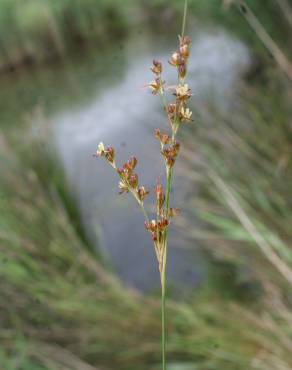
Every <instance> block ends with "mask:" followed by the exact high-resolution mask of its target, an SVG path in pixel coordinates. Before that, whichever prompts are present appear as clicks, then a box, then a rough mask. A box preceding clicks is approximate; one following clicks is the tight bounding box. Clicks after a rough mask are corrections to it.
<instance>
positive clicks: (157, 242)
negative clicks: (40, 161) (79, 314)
mask: <svg viewBox="0 0 292 370" xmlns="http://www.w3.org/2000/svg"><path fill="white" fill-rule="evenodd" d="M190 44H191V40H190V38H189V37H187V36H184V37H179V47H178V49H177V51H175V52H174V53H173V54H172V56H171V58H170V60H169V63H170V65H172V66H174V67H176V69H177V74H178V84H177V86H174V87H173V86H172V87H166V85H165V81H163V79H162V72H163V66H162V63H161V62H160V61H157V60H153V64H152V67H151V71H152V73H153V74H154V79H153V81H151V82H150V83H149V84H148V85H147V86H148V87H149V89H150V91H151V93H152V94H153V95H158V94H159V95H160V96H161V98H162V101H163V104H164V110H165V113H166V115H167V118H168V121H169V123H170V128H171V134H170V135H169V134H167V133H162V132H161V131H160V129H156V130H155V137H156V138H157V139H158V141H159V143H160V153H161V155H162V157H163V159H164V162H165V167H166V187H165V189H164V187H163V186H162V184H161V183H160V181H159V182H158V183H157V185H156V187H155V198H156V217H155V218H153V219H152V218H151V219H150V218H149V217H148V213H147V211H146V210H145V208H144V200H145V198H146V196H147V195H148V194H149V191H147V190H146V189H145V187H144V186H140V185H139V177H138V175H137V173H136V172H135V168H136V166H137V159H136V157H131V158H130V159H129V160H128V161H127V162H126V163H124V164H123V166H122V167H117V166H116V163H115V150H114V149H113V148H112V147H105V146H104V144H103V143H100V144H99V146H98V150H97V152H96V156H98V157H103V158H105V159H106V161H107V162H108V163H109V164H110V165H111V166H112V167H113V169H114V170H115V171H116V173H117V174H118V176H119V179H120V181H119V188H120V194H123V193H130V194H132V195H133V196H134V198H135V199H136V200H137V202H138V203H139V205H140V207H141V209H142V211H143V214H144V216H145V228H146V230H147V231H148V232H149V233H150V234H151V237H152V240H153V242H154V248H155V252H156V256H157V260H158V264H159V270H160V273H161V276H164V275H165V263H166V249H167V230H168V227H169V224H170V222H171V218H172V217H174V216H176V215H177V214H178V212H179V210H178V209H174V208H171V207H170V192H171V183H172V172H173V166H174V164H175V161H176V159H177V156H178V154H179V150H180V143H179V142H178V141H177V140H176V135H177V131H178V129H179V127H180V124H181V123H182V122H191V121H192V112H191V110H190V108H189V107H188V106H187V103H188V101H189V99H190V97H191V96H192V92H191V90H190V88H189V86H188V84H187V83H186V82H185V78H186V74H187V64H188V58H189V55H190ZM169 90H170V91H171V90H172V92H173V93H172V94H171V95H170V96H171V97H172V99H173V101H171V102H168V101H167V97H166V93H167V92H168V91H169ZM173 97H174V98H173Z"/></svg>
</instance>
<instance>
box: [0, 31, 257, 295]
mask: <svg viewBox="0 0 292 370" xmlns="http://www.w3.org/2000/svg"><path fill="white" fill-rule="evenodd" d="M170 36H172V35H167V36H166V37H163V36H160V37H154V36H153V35H152V34H151V33H148V32H145V33H141V32H140V33H138V34H137V35H135V36H133V37H129V38H128V39H127V40H125V41H123V42H120V43H117V44H115V45H111V46H110V47H109V49H108V50H101V51H99V50H97V51H95V52H93V53H90V54H89V53H86V54H85V52H84V55H79V56H78V57H76V58H74V60H67V61H65V62H64V63H62V64H61V65H53V66H50V67H46V68H43V69H38V70H34V71H30V72H29V73H28V72H26V73H21V74H18V75H14V76H6V77H5V78H2V89H4V90H5V91H6V94H5V96H4V97H3V99H2V103H1V104H2V105H3V106H2V109H1V117H0V118H1V121H2V122H4V124H5V125H6V128H7V129H8V130H10V129H11V130H12V129H13V127H14V126H15V123H14V122H17V123H18V124H20V123H21V122H24V123H25V122H27V121H28V120H33V121H34V128H35V129H36V128H38V127H40V125H41V124H42V123H43V122H48V123H49V127H50V129H52V130H53V137H54V140H55V143H54V145H55V147H56V150H57V152H58V155H59V157H60V160H61V161H62V163H63V165H64V168H65V172H66V175H67V177H68V180H69V184H70V186H71V190H72V192H73V194H74V197H75V199H76V202H77V204H78V206H79V209H80V213H81V217H82V221H83V225H84V228H85V231H86V233H87V236H88V238H89V239H90V240H91V241H92V242H93V243H94V245H96V246H97V248H100V249H101V251H102V254H103V255H104V256H105V258H106V259H107V260H108V261H109V263H110V265H111V266H112V268H113V269H114V271H116V272H117V274H118V275H119V276H120V277H121V279H122V280H123V281H124V282H125V283H126V284H128V285H130V286H132V287H135V288H138V289H141V290H144V291H150V290H155V289H156V288H157V287H158V284H159V277H158V271H157V263H156V260H155V256H154V250H153V247H152V241H151V238H150V236H149V234H148V233H146V232H145V230H144V221H143V217H142V215H141V214H140V211H139V209H138V207H137V206H136V204H135V202H134V201H133V200H132V199H131V197H130V196H129V195H118V179H117V177H116V175H115V174H114V173H113V171H112V169H111V168H109V167H108V166H107V164H106V163H104V162H103V161H101V160H99V159H96V158H93V156H92V154H93V153H95V151H96V148H97V145H98V143H99V142H100V141H103V142H104V143H105V144H108V145H112V146H114V147H115V148H116V151H117V153H118V154H117V155H118V162H119V163H120V164H122V163H123V162H124V161H126V160H127V159H128V157H129V156H131V155H135V156H136V157H137V158H138V166H137V171H138V174H139V176H140V182H141V184H143V185H145V186H146V187H147V188H148V189H150V190H151V189H153V186H154V185H155V183H156V182H157V179H158V178H162V179H163V176H164V168H163V163H162V159H161V158H160V155H159V146H158V143H157V141H156V140H155V139H154V137H153V131H154V129H155V128H156V127H159V128H161V129H163V127H164V128H165V129H167V126H166V125H167V124H166V120H165V118H164V116H163V112H162V108H161V105H160V101H159V98H158V97H154V96H152V95H151V94H150V93H149V92H148V91H147V89H145V88H144V87H143V86H144V85H145V84H146V83H148V82H149V81H150V80H151V79H152V75H151V72H150V70H149V67H150V65H151V62H152V59H153V58H156V59H159V60H161V61H162V62H163V63H164V65H165V67H166V68H165V69H166V71H165V74H164V78H165V79H167V81H168V82H170V83H171V84H172V83H174V82H175V71H174V69H173V68H172V67H171V66H169V65H168V63H167V60H168V58H169V54H170V52H171V51H174V50H175V49H176V44H177V40H176V37H175V38H173V37H170ZM192 36H193V37H192V38H193V45H192V57H191V63H190V66H189V84H190V87H191V88H192V90H193V93H194V96H193V99H192V106H193V108H194V110H196V111H197V112H199V110H200V109H201V108H200V107H203V106H204V105H206V104H207V103H208V102H210V101H212V102H215V104H216V105H218V106H219V107H221V108H222V109H228V106H229V105H230V104H231V103H232V101H231V98H232V96H233V92H234V89H237V88H238V81H239V78H240V76H241V74H242V73H243V72H244V71H245V70H246V69H247V68H248V66H249V64H250V56H249V52H248V50H247V48H246V47H245V46H244V45H243V44H242V43H240V42H239V41H238V40H235V39H234V38H232V37H231V36H230V35H228V34H226V33H225V32H224V31H222V30H218V29H206V30H205V31H202V30H200V32H195V31H194V32H192ZM16 101H17V102H18V104H17V105H16V104H15V102H16ZM194 124H196V123H194ZM189 132H190V134H192V131H191V130H190V131H189ZM179 165H180V163H179V160H178V162H177V166H179ZM173 197H174V203H173V206H175V207H177V206H178V207H179V208H182V209H183V207H184V204H183V203H184V202H185V197H184V181H183V179H182V178H178V179H177V180H176V181H175V183H174V188H173ZM149 210H150V211H152V210H151V208H150V209H149ZM170 239H171V243H170V250H169V263H168V274H169V279H170V285H172V286H173V287H176V288H179V289H181V287H183V286H189V287H195V286H196V285H197V284H198V283H199V282H200V281H201V280H202V279H203V278H204V275H205V270H206V264H205V261H204V258H203V256H202V255H201V253H200V251H199V249H197V248H196V246H195V245H193V244H192V243H190V242H188V241H187V238H185V237H184V235H182V234H181V232H180V230H179V229H176V228H175V227H173V228H172V232H171V237H170Z"/></svg>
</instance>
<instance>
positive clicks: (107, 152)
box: [96, 143, 115, 163]
mask: <svg viewBox="0 0 292 370" xmlns="http://www.w3.org/2000/svg"><path fill="white" fill-rule="evenodd" d="M96 156H97V157H104V158H105V159H106V160H107V161H109V162H110V163H113V162H114V160H115V151H114V148H112V147H111V146H110V147H107V148H105V146H104V144H103V143H99V145H98V148H97V151H96Z"/></svg>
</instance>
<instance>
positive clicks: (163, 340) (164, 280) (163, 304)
mask: <svg viewBox="0 0 292 370" xmlns="http://www.w3.org/2000/svg"><path fill="white" fill-rule="evenodd" d="M165 267H166V264H165V263H164V264H163V268H162V272H161V345H162V370H166V348H165V347H166V346H165V343H166V340H165V339H166V338H165V337H166V335H165V285H166V271H165Z"/></svg>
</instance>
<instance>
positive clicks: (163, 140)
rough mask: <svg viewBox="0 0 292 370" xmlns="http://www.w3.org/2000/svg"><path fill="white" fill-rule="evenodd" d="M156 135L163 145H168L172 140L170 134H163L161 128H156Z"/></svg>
mask: <svg viewBox="0 0 292 370" xmlns="http://www.w3.org/2000/svg"><path fill="white" fill-rule="evenodd" d="M155 137H156V139H158V140H159V141H160V143H161V145H166V144H168V143H169V141H170V136H169V135H167V134H162V133H161V132H160V130H159V128H157V129H156V130H155Z"/></svg>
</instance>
